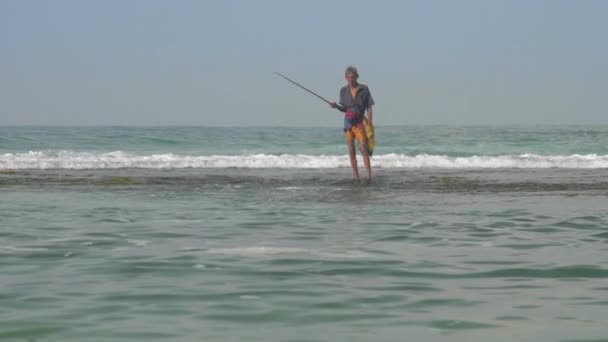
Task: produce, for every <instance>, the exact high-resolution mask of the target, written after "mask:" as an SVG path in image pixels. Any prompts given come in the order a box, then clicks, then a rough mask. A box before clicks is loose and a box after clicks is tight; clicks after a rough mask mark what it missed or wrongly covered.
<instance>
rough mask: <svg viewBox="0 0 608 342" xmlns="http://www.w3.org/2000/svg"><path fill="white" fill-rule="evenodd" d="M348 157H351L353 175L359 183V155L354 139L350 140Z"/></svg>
mask: <svg viewBox="0 0 608 342" xmlns="http://www.w3.org/2000/svg"><path fill="white" fill-rule="evenodd" d="M348 155H349V156H350V166H351V167H352V168H353V174H354V175H355V180H356V181H357V183H358V182H359V169H358V168H357V155H356V150H355V140H354V139H353V140H350V141H349V142H348ZM368 159H369V158H368Z"/></svg>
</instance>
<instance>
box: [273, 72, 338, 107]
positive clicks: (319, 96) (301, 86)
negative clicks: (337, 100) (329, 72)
mask: <svg viewBox="0 0 608 342" xmlns="http://www.w3.org/2000/svg"><path fill="white" fill-rule="evenodd" d="M275 74H277V75H279V76H281V77H283V78H284V79H286V80H288V81H289V82H291V83H293V84H295V85H297V86H298V87H300V88H302V89H304V90H306V91H307V92H309V93H311V94H313V95H314V96H316V97H318V98H320V99H321V100H323V101H325V102H327V103H328V104H330V105H331V104H332V102H330V101H329V100H327V99H326V98H324V97H323V96H321V95H319V94H317V93H315V92H314V91H312V90H310V89H308V88H306V87H304V86H303V85H301V84H299V83H297V82H295V81H293V80H291V79H289V77H286V76H283V75H281V74H279V73H278V72H275Z"/></svg>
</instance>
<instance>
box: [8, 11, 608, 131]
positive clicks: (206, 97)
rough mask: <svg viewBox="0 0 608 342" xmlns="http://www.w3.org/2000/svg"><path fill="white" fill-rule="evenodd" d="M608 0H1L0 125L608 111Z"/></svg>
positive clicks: (388, 120) (289, 121) (535, 116)
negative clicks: (352, 95) (363, 96)
mask: <svg viewBox="0 0 608 342" xmlns="http://www.w3.org/2000/svg"><path fill="white" fill-rule="evenodd" d="M607 14H608V1H602V0H597V1H593V0H579V1H574V0H572V1H561V0H551V1H540V0H525V1H524V0H510V1H499V0H477V1H473V0H461V1H448V0H444V1H438V0H422V1H389V0H384V1H383V0H378V1H369V0H366V1H358V0H351V1H343V0H335V1H320V0H307V1H290V0H276V1H270V0H257V1H250V0H242V1H237V0H223V1H221V0H207V1H204V0H201V1H195V0H192V1H188V0H178V1H169V0H166V1H160V0H103V1H101V0H99V1H81V0H54V1H45V0H39V1H34V0H0V125H136V126H158V125H196V126H337V127H341V124H342V119H341V116H340V115H341V113H340V112H337V111H335V110H332V109H330V108H329V106H328V105H327V104H325V103H324V102H322V101H320V100H319V99H317V98H315V97H313V96H312V95H310V94H308V93H306V92H304V91H303V90H301V89H299V88H297V87H295V86H294V85H292V84H290V83H288V82H287V81H285V80H283V79H280V78H278V77H277V76H276V75H274V74H273V72H274V71H278V72H281V73H284V74H285V75H287V76H289V77H292V78H293V79H295V80H296V81H298V82H301V83H302V84H304V85H305V86H306V87H308V88H310V89H313V90H315V91H316V92H318V93H319V94H321V95H323V96H325V97H327V98H329V99H331V100H335V101H337V100H338V94H339V89H340V87H342V86H343V85H344V84H345V81H344V70H345V68H346V67H347V66H348V65H355V66H356V67H357V68H358V69H359V74H360V76H361V77H360V80H359V81H360V82H361V83H364V84H367V85H368V86H369V88H370V90H371V93H372V95H373V97H374V99H375V102H376V106H375V107H374V122H375V124H376V125H521V124H608V115H607V114H608V105H607V102H606V98H607V97H608V96H607V95H608V44H606V33H608V20H606V15H607Z"/></svg>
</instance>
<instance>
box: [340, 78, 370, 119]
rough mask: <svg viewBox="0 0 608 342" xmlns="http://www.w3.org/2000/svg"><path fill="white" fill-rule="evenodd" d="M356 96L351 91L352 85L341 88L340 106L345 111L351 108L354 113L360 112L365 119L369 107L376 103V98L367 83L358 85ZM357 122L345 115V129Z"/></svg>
mask: <svg viewBox="0 0 608 342" xmlns="http://www.w3.org/2000/svg"><path fill="white" fill-rule="evenodd" d="M355 94H356V95H355V97H354V98H353V96H352V95H351V93H350V87H349V86H348V85H346V86H344V87H342V89H340V106H342V109H343V111H344V112H346V111H347V110H351V111H352V112H354V113H357V114H359V116H360V118H361V119H363V116H364V115H365V111H366V110H367V108H369V107H371V106H373V105H374V98H373V97H372V94H371V93H370V92H369V88H368V87H367V86H366V85H365V84H360V83H359V84H358V85H357V92H356V93H355ZM354 123H356V122H349V121H348V119H347V118H346V116H345V117H344V129H348V128H349V127H350V125H351V124H354Z"/></svg>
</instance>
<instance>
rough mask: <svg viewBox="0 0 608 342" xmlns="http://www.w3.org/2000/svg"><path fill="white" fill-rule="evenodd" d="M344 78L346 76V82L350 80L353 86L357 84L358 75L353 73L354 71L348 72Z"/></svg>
mask: <svg viewBox="0 0 608 342" xmlns="http://www.w3.org/2000/svg"><path fill="white" fill-rule="evenodd" d="M344 78H346V82H348V84H349V85H351V86H354V85H355V84H357V75H355V74H353V73H352V72H349V73H347V74H346V75H345V76H344Z"/></svg>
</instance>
